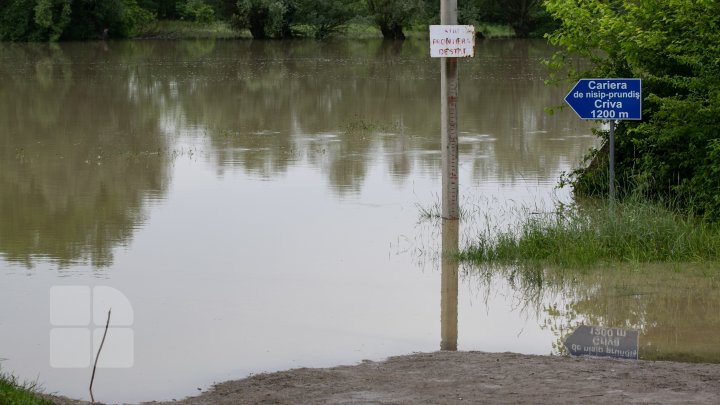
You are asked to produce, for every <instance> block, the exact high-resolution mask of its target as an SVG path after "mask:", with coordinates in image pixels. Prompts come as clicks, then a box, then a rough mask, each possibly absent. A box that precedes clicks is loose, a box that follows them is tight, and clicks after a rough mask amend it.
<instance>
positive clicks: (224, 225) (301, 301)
mask: <svg viewBox="0 0 720 405" xmlns="http://www.w3.org/2000/svg"><path fill="white" fill-rule="evenodd" d="M427 48H428V47H427V43H426V41H423V40H416V41H410V40H409V41H405V42H403V43H400V42H397V43H392V42H391V43H388V42H382V41H379V40H366V41H335V42H316V41H289V42H276V41H269V42H259V41H128V42H107V43H104V42H95V43H92V42H91V43H62V44H50V45H48V44H0V304H1V305H0V367H2V370H3V371H6V372H11V373H13V374H14V375H16V376H18V377H19V378H20V379H25V380H32V381H37V382H38V383H40V384H41V385H42V386H43V387H44V388H45V390H46V391H48V392H55V393H59V394H63V395H68V396H71V397H76V398H85V399H87V398H89V392H88V384H89V381H90V375H91V372H92V356H93V353H95V352H97V348H98V342H99V341H100V338H101V337H102V335H103V332H104V330H105V325H106V323H107V322H106V321H107V315H108V314H107V311H106V310H107V309H112V317H111V318H110V322H109V326H110V327H109V329H108V333H107V340H106V342H105V345H104V346H103V351H102V353H101V355H100V367H99V368H98V370H97V373H96V376H95V382H94V396H95V399H96V400H99V401H103V402H111V403H112V402H138V401H146V400H166V399H172V398H182V397H185V396H188V395H194V394H197V393H198V390H203V389H207V388H208V387H210V386H211V385H212V383H213V382H219V381H222V380H226V379H231V378H242V377H245V376H247V375H249V374H252V373H260V372H265V371H275V370H281V369H288V368H295V367H319V366H332V365H339V364H353V363H356V362H359V361H361V360H363V359H372V360H379V359H382V358H385V357H387V356H391V355H400V354H407V353H411V352H416V351H434V350H439V349H440V348H441V345H442V347H443V348H446V349H454V348H457V349H460V350H483V351H514V352H521V353H535V354H550V353H559V351H558V350H559V349H558V347H559V345H558V341H559V339H561V337H562V336H564V335H565V334H567V331H568V328H570V327H574V325H576V324H578V323H582V322H595V323H598V324H602V325H603V326H627V327H634V328H637V329H640V330H641V331H642V335H641V345H644V346H643V349H642V350H641V357H642V356H643V353H647V355H648V356H653V358H662V357H663V355H664V354H663V353H666V354H667V353H671V354H672V355H673V356H674V357H675V358H684V359H700V360H702V359H713V360H715V361H717V358H718V352H719V351H720V348H719V345H718V340H717V336H720V333H718V332H720V320H719V319H718V314H720V307H719V305H720V303H719V302H718V288H719V287H718V279H717V277H716V276H714V275H713V274H716V273H712V272H713V271H716V269H700V270H698V271H699V272H700V273H703V274H702V275H701V276H698V277H700V278H695V276H693V277H690V276H687V275H686V276H683V273H682V272H676V271H669V272H663V273H662V274H668V277H671V278H670V279H668V280H670V281H667V282H666V281H665V279H659V281H657V282H655V283H653V284H652V285H646V280H647V279H646V278H642V277H635V276H633V277H624V276H622V275H620V276H618V275H614V276H612V277H610V276H607V277H601V276H600V275H596V276H591V275H588V276H587V277H585V278H584V279H582V280H579V281H577V282H576V283H567V282H566V281H563V282H562V283H560V282H558V283H557V286H556V287H554V288H549V287H548V288H545V289H540V290H538V289H537V288H532V283H530V284H527V283H526V282H525V281H523V280H521V279H518V278H516V277H514V276H513V273H512V270H511V269H505V271H498V272H494V273H492V274H488V273H486V272H484V271H483V270H482V269H473V268H467V267H463V266H460V267H458V266H457V263H455V264H453V263H451V262H448V261H447V260H446V258H443V256H442V255H441V254H440V251H441V250H442V246H443V245H445V247H446V248H452V247H454V246H458V245H459V246H462V245H463V244H464V243H466V241H468V240H471V239H472V233H473V226H474V225H473V224H475V223H476V222H475V218H483V220H484V221H487V220H488V218H490V220H491V221H497V222H503V221H505V222H507V221H510V219H508V218H506V217H505V216H504V215H503V214H502V213H506V212H508V207H515V206H517V207H534V208H535V209H538V210H552V209H553V204H555V203H558V202H569V201H570V195H569V192H568V191H567V190H564V189H561V190H556V189H555V185H556V184H557V180H558V177H559V176H560V173H561V172H563V171H570V170H572V169H573V168H575V167H577V165H579V164H580V162H581V160H582V156H583V155H584V154H585V153H586V151H587V149H588V148H590V147H591V146H593V145H595V142H596V140H595V138H594V137H593V136H592V135H591V133H590V130H589V126H588V125H587V123H584V122H582V121H580V120H579V119H578V118H577V117H575V116H574V115H573V114H572V113H571V112H569V111H562V112H558V113H556V114H554V115H549V114H547V113H546V112H545V111H544V110H545V108H547V107H553V106H558V105H560V104H561V103H562V99H563V97H564V93H565V91H566V89H565V88H559V87H547V86H545V85H544V83H543V80H544V79H545V78H546V75H547V72H546V71H545V70H544V68H543V67H542V65H541V63H540V62H541V60H542V59H543V58H546V57H549V56H550V55H551V53H552V49H551V48H549V47H548V46H547V45H545V44H544V43H543V42H542V41H519V40H514V41H485V42H480V43H479V44H478V47H477V50H476V57H475V58H473V59H467V60H462V61H460V63H459V66H460V68H459V74H460V98H459V102H458V108H459V128H460V137H459V138H460V139H459V143H460V147H459V155H460V156H459V162H460V194H461V199H460V200H461V206H462V210H463V212H464V213H465V216H464V219H463V221H461V223H460V224H459V228H458V227H457V226H455V227H453V226H442V225H441V221H439V220H435V219H433V218H432V215H429V217H430V218H427V217H426V215H425V214H427V213H430V214H432V213H433V212H438V201H439V197H438V196H439V195H440V183H441V179H440V173H441V163H440V135H439V134H440V82H439V77H440V65H439V61H438V60H434V59H430V58H429V55H428V53H429V52H428V49H427ZM628 271H629V272H630V273H628V274H634V273H632V272H633V271H634V270H628ZM707 272H710V273H711V275H709V276H708V275H705V274H704V273H707ZM591 274H595V273H591ZM597 274H610V275H613V274H615V273H612V272H610V273H606V272H598V273H597ZM693 274H694V273H693ZM673 277H674V278H673ZM702 277H706V278H702ZM676 279H677V280H680V281H677V280H676ZM603 280H611V281H607V282H605V281H603ZM653 280H657V279H653ZM608 283H609V284H608ZM677 286H682V288H678V287H677ZM698 286H701V288H700V287H698ZM673 287H674V289H672V288H673ZM441 293H442V294H441ZM673 339H674V340H673ZM713 339H714V340H713ZM646 347H647V348H646ZM650 349H652V350H650ZM643 350H644V352H643ZM104 356H105V357H104ZM103 361H105V363H103Z"/></svg>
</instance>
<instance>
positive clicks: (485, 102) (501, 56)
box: [174, 40, 586, 190]
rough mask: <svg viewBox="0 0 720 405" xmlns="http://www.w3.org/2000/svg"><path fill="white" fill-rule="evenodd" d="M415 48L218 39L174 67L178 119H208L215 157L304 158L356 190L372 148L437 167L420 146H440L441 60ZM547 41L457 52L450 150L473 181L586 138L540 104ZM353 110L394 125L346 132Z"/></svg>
mask: <svg viewBox="0 0 720 405" xmlns="http://www.w3.org/2000/svg"><path fill="white" fill-rule="evenodd" d="M176 46H177V45H176ZM425 48H426V47H425V42H424V41H416V42H413V41H405V42H402V43H398V42H383V41H379V40H378V41H343V42H329V43H326V42H315V41H291V42H286V41H283V42H277V41H267V42H261V41H239V42H228V43H224V42H223V43H216V44H215V46H214V48H213V49H212V51H210V52H208V53H207V54H206V55H204V56H203V57H202V58H201V60H200V61H198V62H197V63H196V64H194V65H193V66H194V67H195V69H194V70H193V71H192V73H190V74H188V73H187V72H185V71H181V70H179V71H178V72H177V73H176V74H175V75H174V76H175V77H178V78H180V77H182V79H178V80H177V82H178V91H179V96H178V98H179V102H180V105H181V106H182V110H183V112H184V114H185V117H186V119H187V121H188V124H190V125H195V126H198V127H204V128H208V130H209V133H210V136H211V142H212V144H213V148H214V150H215V156H216V158H217V164H218V166H219V167H220V168H223V167H229V166H237V167H242V168H244V169H245V170H246V171H248V172H250V173H255V174H259V175H262V176H266V177H271V176H274V175H277V174H280V173H283V172H285V171H287V170H288V168H289V167H290V166H291V165H293V164H294V163H295V161H296V160H297V159H306V160H307V161H308V162H310V163H312V164H318V165H319V166H318V167H319V168H320V170H322V171H323V172H325V173H326V174H327V176H328V178H329V179H330V183H331V184H332V185H333V187H334V188H336V189H337V190H347V189H352V190H357V189H358V188H359V186H360V185H361V184H362V182H363V180H364V177H365V175H366V173H367V170H368V169H367V168H368V166H369V165H370V163H371V162H372V161H374V160H376V159H379V158H380V156H384V158H385V159H386V160H387V165H388V167H389V169H390V170H391V174H392V175H393V176H394V177H395V178H396V179H398V181H401V180H402V179H403V178H405V177H407V176H409V174H410V173H412V171H413V170H414V168H416V167H420V168H422V169H423V170H427V171H437V169H438V168H439V165H440V161H439V155H436V154H432V153H427V152H434V151H438V150H439V148H440V139H439V133H440V130H439V115H440V114H439V104H440V103H439V62H438V61H437V60H431V59H430V58H428V57H427V50H426V49H425ZM549 52H550V50H549V49H548V48H547V47H546V46H544V45H543V44H542V43H541V42H537V41H488V42H481V43H480V45H479V49H478V56H477V57H476V58H475V59H472V60H464V61H462V63H461V89H460V97H461V101H460V120H461V123H460V130H461V131H463V132H465V134H462V135H461V147H460V154H461V160H466V161H468V160H469V161H470V162H471V164H472V166H473V176H474V177H475V179H474V181H484V180H487V179H491V178H492V179H496V178H497V179H500V180H502V181H515V180H516V179H518V178H522V177H523V176H529V177H547V176H549V175H550V174H551V173H556V172H558V171H559V168H562V169H565V168H566V165H567V164H568V161H573V160H576V159H577V158H578V157H579V156H577V157H576V156H571V157H568V151H569V150H570V151H573V152H574V153H576V154H578V155H579V154H581V153H582V149H584V148H585V147H586V146H585V145H583V146H582V147H580V146H579V147H578V148H577V149H578V150H573V148H572V147H568V145H567V142H577V140H575V141H572V140H566V141H564V142H563V141H560V140H558V139H559V138H561V137H563V136H566V135H568V134H569V133H570V134H572V133H571V132H569V131H568V129H567V128H566V127H567V126H568V125H567V122H568V120H572V121H573V122H576V123H577V125H578V127H580V126H581V125H580V124H579V120H576V119H575V118H574V117H568V115H564V114H562V115H560V116H554V117H549V116H548V115H547V114H545V112H544V111H543V108H544V107H548V106H553V105H556V104H558V103H559V101H560V100H562V96H563V95H562V94H561V92H560V89H549V88H546V87H545V86H544V85H543V81H542V80H543V78H544V72H543V70H542V67H541V66H540V63H539V62H540V60H541V58H542V57H545V56H548V55H549ZM354 120H363V121H365V122H368V123H370V124H379V125H380V126H389V125H393V124H395V123H402V126H403V128H402V129H403V130H402V131H400V130H394V131H390V132H392V134H379V133H382V132H386V131H382V130H380V131H373V130H370V131H368V132H369V133H368V134H365V136H362V137H359V136H355V134H347V133H346V128H347V127H348V125H349V124H350V123H352V122H353V121H354ZM327 134H331V135H334V136H335V138H334V142H332V143H328V142H326V141H327V139H326V138H325V137H323V135H327ZM483 135H486V136H483ZM313 139H314V141H313Z"/></svg>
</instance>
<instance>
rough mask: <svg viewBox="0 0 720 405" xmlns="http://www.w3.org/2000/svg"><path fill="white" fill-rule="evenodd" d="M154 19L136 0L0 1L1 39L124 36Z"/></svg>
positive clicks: (25, 39)
mask: <svg viewBox="0 0 720 405" xmlns="http://www.w3.org/2000/svg"><path fill="white" fill-rule="evenodd" d="M153 19H154V17H153V15H152V14H151V12H150V11H148V10H145V9H143V8H141V7H140V6H139V4H138V3H137V0H10V1H8V2H5V3H0V40H4V41H57V40H67V39H73V40H81V39H94V38H104V37H106V36H115V37H127V36H130V35H133V34H134V33H136V32H137V31H138V30H139V29H141V28H142V27H143V26H145V25H146V24H148V23H149V22H151V21H152V20H153Z"/></svg>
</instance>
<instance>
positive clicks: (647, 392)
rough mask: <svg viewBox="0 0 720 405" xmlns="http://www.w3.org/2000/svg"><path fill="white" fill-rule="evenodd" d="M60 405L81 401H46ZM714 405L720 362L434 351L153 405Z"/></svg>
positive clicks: (231, 384)
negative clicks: (617, 404) (696, 362)
mask: <svg viewBox="0 0 720 405" xmlns="http://www.w3.org/2000/svg"><path fill="white" fill-rule="evenodd" d="M52 399H53V401H54V402H55V403H56V404H59V405H81V404H82V405H85V404H88V403H87V402H80V401H74V400H69V399H66V398H57V397H54V398H52ZM635 402H639V403H644V404H660V403H662V404H669V403H683V404H717V403H720V364H693V363H673V362H662V361H660V362H652V361H628V360H616V359H605V358H592V357H564V356H533V355H524V354H516V353H483V352H434V353H418V354H412V355H408V356H398V357H391V358H389V359H387V360H386V361H383V362H371V361H366V362H363V363H361V364H358V365H355V366H340V367H333V368H318V369H308V368H301V369H296V370H289V371H281V372H276V373H269V374H259V375H255V376H251V377H249V378H246V379H242V380H236V381H228V382H224V383H221V384H218V385H216V386H215V387H214V388H212V389H211V390H210V391H208V392H205V393H203V394H201V395H200V396H197V397H192V398H186V399H183V400H180V401H170V402H150V403H147V404H154V405H169V404H181V405H210V404H258V403H260V404H262V403H266V404H270V403H272V404H300V403H302V404H323V403H364V404H367V403H371V404H383V403H392V404H420V403H433V404H447V403H458V404H459V403H494V404H497V403H507V404H510V403H512V404H537V403H552V404H564V403H567V404H575V403H583V404H596V403H597V404H607V403H635Z"/></svg>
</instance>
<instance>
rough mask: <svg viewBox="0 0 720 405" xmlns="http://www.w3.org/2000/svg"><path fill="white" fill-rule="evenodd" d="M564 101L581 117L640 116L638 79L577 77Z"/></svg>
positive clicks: (639, 117)
mask: <svg viewBox="0 0 720 405" xmlns="http://www.w3.org/2000/svg"><path fill="white" fill-rule="evenodd" d="M565 102H566V103H568V105H569V106H570V107H571V108H572V109H573V110H574V111H575V113H577V115H578V116H580V118H582V119H584V120H639V119H642V84H641V82H640V79H580V80H579V81H578V82H577V84H575V87H573V89H572V90H570V92H569V93H568V94H567V96H565Z"/></svg>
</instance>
